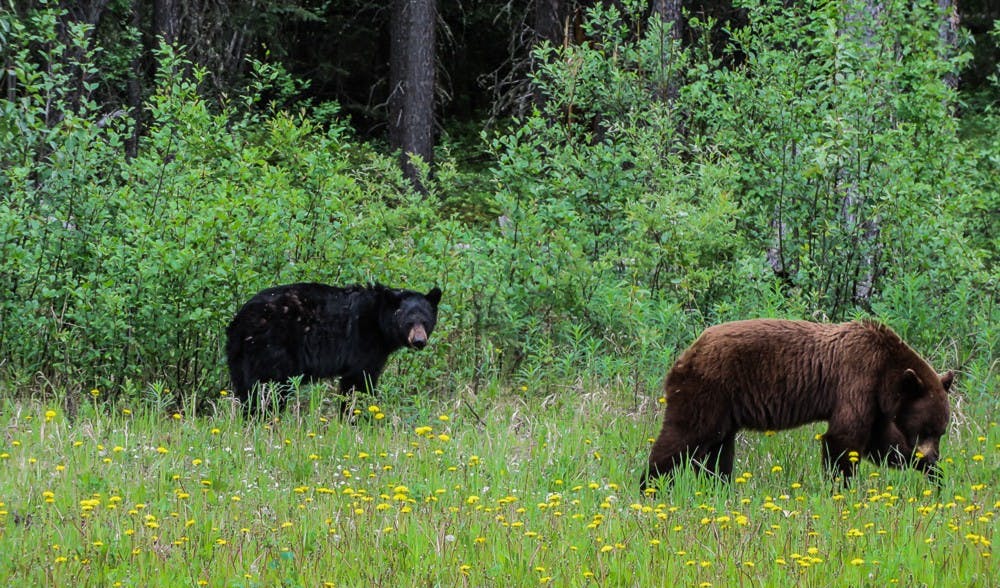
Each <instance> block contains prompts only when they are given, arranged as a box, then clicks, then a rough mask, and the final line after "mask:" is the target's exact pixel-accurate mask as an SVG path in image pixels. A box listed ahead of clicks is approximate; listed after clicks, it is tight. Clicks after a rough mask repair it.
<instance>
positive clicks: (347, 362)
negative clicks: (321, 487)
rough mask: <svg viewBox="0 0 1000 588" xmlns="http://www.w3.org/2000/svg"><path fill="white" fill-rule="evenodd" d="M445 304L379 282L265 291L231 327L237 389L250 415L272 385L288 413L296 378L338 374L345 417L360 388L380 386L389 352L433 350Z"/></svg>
mask: <svg viewBox="0 0 1000 588" xmlns="http://www.w3.org/2000/svg"><path fill="white" fill-rule="evenodd" d="M440 300H441V290H440V289H439V288H437V287H435V288H433V289H432V290H431V291H430V292H428V293H427V294H426V295H424V294H421V293H419V292H413V291H410V290H397V289H392V288H387V287H385V286H382V285H380V284H374V285H370V286H360V285H356V286H348V287H344V288H338V287H334V286H328V285H325V284H315V283H300V284H290V285H286V286H277V287H274V288H268V289H267V290H263V291H262V292H260V293H259V294H257V295H256V296H254V297H253V298H251V299H250V300H249V301H248V302H247V303H246V304H244V305H243V307H242V308H241V309H240V310H239V312H237V313H236V316H235V317H234V318H233V321H232V322H231V323H230V324H229V327H228V328H227V329H226V335H227V342H226V357H227V360H228V363H229V375H230V378H231V379H232V383H233V392H234V394H235V396H236V397H237V398H239V399H240V400H241V401H242V402H243V405H244V410H245V412H246V414H247V415H248V416H249V415H252V414H254V413H255V412H256V411H257V410H258V409H260V408H263V407H261V406H260V404H264V403H265V402H267V397H266V396H265V397H264V402H261V394H263V393H264V392H265V388H273V389H274V394H275V395H276V398H275V400H276V401H277V403H278V406H279V408H283V407H284V405H285V403H286V402H287V399H288V398H287V397H288V392H289V390H288V386H287V382H288V380H289V378H293V377H296V376H302V377H303V379H304V381H307V382H308V381H311V380H316V379H320V378H332V377H336V376H339V377H340V391H341V394H342V401H341V414H342V415H343V414H344V413H345V412H346V410H347V409H348V407H349V405H350V400H351V398H352V397H353V394H354V392H355V391H357V390H361V391H364V390H374V389H375V386H376V385H377V384H378V379H379V376H380V375H381V374H382V368H384V367H385V362H386V360H387V359H388V357H389V354H391V353H392V352H393V351H396V350H397V349H400V348H402V347H410V348H412V349H423V348H424V346H426V345H427V338H428V337H430V335H431V332H433V331H434V326H435V324H436V323H437V309H438V302H440ZM265 383H270V385H269V386H266V387H265V386H262V385H263V384H265Z"/></svg>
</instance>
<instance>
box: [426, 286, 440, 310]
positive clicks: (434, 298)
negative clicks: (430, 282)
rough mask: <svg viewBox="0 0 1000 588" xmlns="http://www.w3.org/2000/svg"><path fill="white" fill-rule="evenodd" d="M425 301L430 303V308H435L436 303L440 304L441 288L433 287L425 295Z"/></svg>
mask: <svg viewBox="0 0 1000 588" xmlns="http://www.w3.org/2000/svg"><path fill="white" fill-rule="evenodd" d="M427 300H428V301H429V302H430V303H431V306H433V307H434V308H437V305H438V302H441V288H438V287H437V286H434V287H433V288H431V291H430V292H428V293H427Z"/></svg>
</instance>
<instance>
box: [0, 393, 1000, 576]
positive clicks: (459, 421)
mask: <svg viewBox="0 0 1000 588" xmlns="http://www.w3.org/2000/svg"><path fill="white" fill-rule="evenodd" d="M965 384H966V385H965V386H964V388H966V389H969V390H971V389H974V388H975V387H976V385H977V384H976V383H973V382H965ZM962 389H963V386H962V383H960V385H959V391H958V392H957V393H956V394H955V395H954V396H953V405H954V407H955V411H954V412H955V416H954V419H953V422H952V426H951V430H950V431H949V434H948V435H947V436H946V437H945V439H944V441H943V448H942V451H943V457H944V460H945V464H944V468H945V474H946V481H945V484H944V486H943V487H942V488H941V489H940V491H937V490H936V489H935V488H934V487H932V486H930V485H929V484H928V483H927V482H926V481H925V480H924V479H923V478H922V477H921V476H920V475H919V474H918V473H915V472H912V471H890V470H881V469H878V468H876V467H874V466H873V465H871V464H865V465H864V466H863V467H862V468H861V471H860V474H859V477H858V480H857V483H856V484H854V485H853V486H852V487H851V488H849V489H843V488H839V487H837V486H834V485H832V484H831V483H830V482H829V481H828V480H827V479H826V478H825V477H824V476H823V474H822V472H821V468H820V463H819V454H820V449H819V443H818V441H817V438H818V435H819V434H821V433H822V431H823V429H824V427H825V425H822V424H818V425H814V426H809V427H804V428H800V429H796V430H791V431H783V432H778V433H747V434H743V435H741V437H740V438H739V441H738V449H737V462H736V473H737V475H736V479H735V480H734V483H732V484H731V485H730V486H729V487H724V486H719V485H717V484H715V483H713V482H712V481H711V480H706V479H704V478H699V477H697V476H695V475H693V474H691V472H684V473H683V474H681V475H680V476H679V477H678V479H677V482H676V484H675V486H674V487H673V488H672V489H671V490H669V491H668V492H666V493H663V494H661V495H660V496H657V497H654V498H650V497H643V496H640V495H639V493H638V490H637V478H638V473H639V468H640V467H641V466H642V465H643V462H644V460H645V458H646V456H647V454H646V451H647V448H648V446H649V443H650V442H651V441H652V437H653V436H655V435H656V434H657V433H658V431H659V422H660V418H661V411H662V405H661V402H662V401H658V399H656V398H646V397H642V396H639V397H637V396H636V395H635V394H633V393H632V392H630V391H626V390H615V389H608V388H603V389H591V388H590V387H589V386H588V385H586V383H583V382H580V383H577V384H576V385H574V386H571V387H568V388H567V389H566V390H563V391H561V392H560V393H558V394H552V395H549V396H544V397H543V395H541V394H537V393H533V391H531V390H529V389H527V387H521V388H515V389H499V388H491V389H488V390H486V391H485V392H482V393H480V395H479V396H474V395H472V394H471V393H470V392H456V394H455V396H454V399H452V400H449V401H447V402H445V401H442V400H440V399H439V400H433V399H426V398H421V397H412V398H409V399H407V402H405V403H403V404H402V405H399V406H389V405H386V404H384V403H383V404H381V405H376V404H368V403H365V404H363V405H362V406H360V407H359V408H358V409H357V410H358V411H359V413H360V415H359V417H358V420H357V423H356V424H353V425H349V424H343V423H341V422H340V421H339V420H338V419H337V418H335V417H332V416H330V415H329V414H328V412H329V411H328V409H327V408H326V406H327V405H326V403H323V402H320V400H319V399H320V398H321V397H322V396H323V394H324V393H325V390H324V389H322V388H321V387H313V388H312V389H311V394H310V396H311V398H307V397H304V398H303V401H302V402H300V403H299V406H298V407H296V408H293V409H292V410H290V411H288V412H287V413H285V414H284V415H283V416H282V417H281V418H280V419H279V420H274V421H271V422H266V423H262V422H256V423H246V422H244V421H243V418H242V416H240V413H239V411H238V410H237V409H236V407H235V405H234V403H233V402H232V400H231V399H229V398H227V397H226V395H225V394H224V393H220V394H219V398H218V399H217V400H215V401H213V402H212V403H211V405H212V409H211V410H209V411H208V413H207V414H199V413H197V411H196V410H195V409H194V408H193V407H191V408H190V410H186V411H182V412H177V413H172V414H171V413H169V412H168V413H163V412H161V411H158V410H156V409H155V408H153V405H152V404H147V403H143V402H140V403H139V404H137V405H136V406H128V405H127V404H124V403H123V401H115V402H109V401H107V400H106V399H103V398H102V394H103V393H102V392H101V391H100V390H96V389H95V390H92V391H91V392H90V393H89V395H88V394H86V393H85V394H84V396H85V398H84V400H83V401H82V402H81V404H80V406H79V407H78V408H77V409H76V414H75V415H74V416H72V417H71V416H70V415H67V414H65V411H64V409H63V408H62V407H61V406H58V405H52V404H49V403H46V402H44V401H39V400H22V401H12V400H9V399H8V400H3V401H0V402H3V406H2V410H0V415H2V422H0V426H2V427H3V431H4V437H3V439H2V440H0V553H3V554H4V556H3V557H2V558H0V577H2V578H3V579H4V584H5V585H15V584H20V585H24V586H68V585H74V586H141V585H142V586H144V585H161V586H417V585H421V586H531V585H552V586H586V585H595V586H660V585H663V586H776V585H801V586H831V585H843V586H886V585H899V586H921V585H925V586H992V585H998V583H1000V575H998V573H997V571H998V565H997V557H996V556H995V554H994V547H993V541H994V540H995V539H996V537H995V529H996V528H997V521H996V518H997V516H996V512H997V510H998V509H1000V426H998V424H997V422H996V421H997V417H996V411H995V409H996V406H995V402H994V403H993V404H992V405H991V406H987V405H986V404H985V403H983V402H980V403H978V404H976V403H971V402H968V401H967V400H966V398H965V396H964V395H963V391H962ZM5 396H6V395H5ZM982 398H983V399H985V398H986V397H985V396H983V397H982ZM310 406H311V407H312V408H310ZM324 415H326V416H324Z"/></svg>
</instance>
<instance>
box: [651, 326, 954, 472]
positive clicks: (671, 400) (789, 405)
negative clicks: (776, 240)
mask: <svg viewBox="0 0 1000 588" xmlns="http://www.w3.org/2000/svg"><path fill="white" fill-rule="evenodd" d="M953 379H954V374H953V373H952V372H950V371H949V372H947V373H944V374H937V373H936V372H935V371H934V370H933V369H931V366H930V365H928V363H927V362H926V361H924V359H922V358H921V357H920V356H919V355H917V353H916V352H915V351H913V349H911V348H910V347H909V346H908V345H907V344H906V343H904V342H903V341H902V340H901V339H900V338H899V336H898V335H896V333H894V332H893V331H892V330H890V329H889V328H888V327H885V326H883V325H880V324H877V323H874V322H870V321H862V322H850V323H843V324H818V323H810V322H805V321H788V320H747V321H737V322H732V323H725V324H720V325H716V326H714V327H711V328H709V329H706V330H705V332H704V333H702V335H701V337H699V338H698V339H697V340H696V341H695V342H694V343H693V344H692V345H691V346H690V347H689V348H688V349H687V350H686V351H684V353H682V354H681V356H680V357H679V358H678V359H677V361H676V362H675V363H674V365H673V367H672V368H671V369H670V373H669V374H667V379H666V383H665V384H664V388H665V389H664V392H665V394H666V400H667V407H666V414H665V416H664V418H663V428H662V429H661V431H660V436H659V438H658V439H657V440H656V442H655V443H654V444H653V448H652V451H651V452H650V455H649V463H648V466H647V468H646V470H645V471H644V472H643V474H642V477H641V479H640V487H641V488H642V490H643V491H645V490H646V488H647V486H649V485H650V484H651V483H652V480H653V479H654V478H656V477H658V476H666V475H668V474H670V472H671V470H673V468H674V467H676V466H678V465H680V464H682V463H685V462H691V463H695V464H698V465H699V466H700V468H701V469H702V470H704V471H708V472H711V473H715V474H717V475H719V477H721V478H722V479H727V478H728V477H729V475H730V474H731V473H732V469H733V444H734V439H735V437H736V432H737V431H739V430H740V429H752V430H778V429H788V428H792V427H797V426H799V425H804V424H806V423H810V422H814V421H827V422H828V423H829V427H828V428H827V431H826V434H825V435H823V462H824V464H825V465H826V467H827V468H828V469H830V470H831V471H839V473H840V474H842V475H843V477H844V479H845V481H846V480H849V479H850V477H851V475H853V474H854V471H855V468H856V462H857V460H858V459H860V458H862V457H864V458H868V459H871V460H873V461H875V462H878V463H887V464H888V465H890V466H893V467H905V466H909V465H912V466H914V467H916V468H918V469H920V470H921V471H923V472H925V473H927V474H928V475H929V476H930V477H932V478H934V479H937V478H938V477H939V472H938V468H937V465H936V463H937V460H938V442H939V440H940V438H941V436H942V435H944V433H945V429H946V428H947V427H948V419H949V408H948V390H949V389H950V388H951V383H952V380H953Z"/></svg>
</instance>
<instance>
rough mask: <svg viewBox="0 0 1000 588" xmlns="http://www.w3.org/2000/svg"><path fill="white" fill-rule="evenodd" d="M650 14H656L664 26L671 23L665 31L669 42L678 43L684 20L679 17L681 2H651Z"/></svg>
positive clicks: (665, 0)
mask: <svg viewBox="0 0 1000 588" xmlns="http://www.w3.org/2000/svg"><path fill="white" fill-rule="evenodd" d="M652 13H653V14H658V15H659V16H660V18H661V19H662V20H663V22H664V24H666V23H673V24H672V26H670V28H668V29H667V31H668V37H669V38H670V39H671V40H674V41H679V40H680V39H681V35H682V34H683V32H684V20H683V18H682V15H681V0H652Z"/></svg>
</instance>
